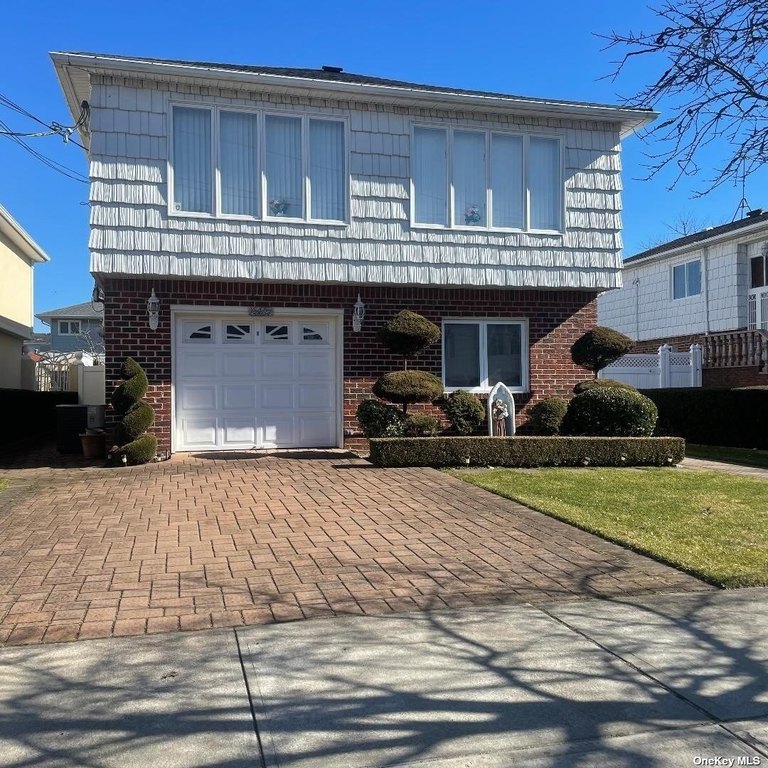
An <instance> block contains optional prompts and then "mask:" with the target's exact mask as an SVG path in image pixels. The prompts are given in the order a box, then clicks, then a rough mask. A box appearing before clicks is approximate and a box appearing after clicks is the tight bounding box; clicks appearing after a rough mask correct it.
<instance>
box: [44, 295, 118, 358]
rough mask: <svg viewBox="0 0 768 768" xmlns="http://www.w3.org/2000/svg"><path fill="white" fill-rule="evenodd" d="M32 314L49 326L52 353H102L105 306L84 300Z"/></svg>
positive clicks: (96, 354) (98, 354)
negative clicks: (79, 302)
mask: <svg viewBox="0 0 768 768" xmlns="http://www.w3.org/2000/svg"><path fill="white" fill-rule="evenodd" d="M35 317H36V318H37V319H38V320H40V321H41V322H42V323H44V324H45V325H47V326H49V327H50V329H51V340H50V347H49V348H50V349H51V350H52V351H53V352H88V353H90V354H91V355H94V356H100V355H103V354H104V339H103V333H104V332H103V325H104V309H103V308H102V306H101V305H100V304H98V303H94V302H92V301H85V302H82V303H81V304H72V305H70V306H68V307H59V308H58V309H48V310H46V311H44V312H38V313H37V314H36V315H35Z"/></svg>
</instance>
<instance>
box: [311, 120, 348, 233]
mask: <svg viewBox="0 0 768 768" xmlns="http://www.w3.org/2000/svg"><path fill="white" fill-rule="evenodd" d="M309 189H310V199H311V200H312V218H313V219H320V220H327V221H343V220H344V218H345V217H346V205H345V200H346V197H347V192H346V174H345V173H344V124H343V123H339V122H332V121H330V120H313V119H311V120H310V121H309Z"/></svg>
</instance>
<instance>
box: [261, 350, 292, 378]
mask: <svg viewBox="0 0 768 768" xmlns="http://www.w3.org/2000/svg"><path fill="white" fill-rule="evenodd" d="M295 356H296V353H295V351H294V350H293V349H262V351H261V354H260V357H261V371H260V375H261V376H262V377H263V378H265V379H283V380H285V379H289V380H290V379H291V378H292V377H293V361H294V358H295Z"/></svg>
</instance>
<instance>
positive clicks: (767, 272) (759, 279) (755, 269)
mask: <svg viewBox="0 0 768 768" xmlns="http://www.w3.org/2000/svg"><path fill="white" fill-rule="evenodd" d="M766 285H768V244H766V245H764V246H763V250H762V252H761V253H760V255H759V256H753V257H752V258H751V259H750V260H749V287H750V288H763V287H764V286H766Z"/></svg>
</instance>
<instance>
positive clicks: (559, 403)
mask: <svg viewBox="0 0 768 768" xmlns="http://www.w3.org/2000/svg"><path fill="white" fill-rule="evenodd" d="M567 410H568V401H567V400H566V399H565V398H564V397H558V396H557V395H554V396H553V397H548V398H546V399H545V400H541V401H540V402H538V403H536V405H534V406H533V407H532V408H531V410H530V411H529V412H528V431H529V432H530V433H531V434H532V435H558V434H560V427H561V426H562V423H563V419H564V418H565V413H566V411H567Z"/></svg>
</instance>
